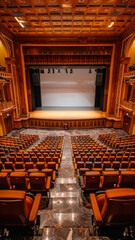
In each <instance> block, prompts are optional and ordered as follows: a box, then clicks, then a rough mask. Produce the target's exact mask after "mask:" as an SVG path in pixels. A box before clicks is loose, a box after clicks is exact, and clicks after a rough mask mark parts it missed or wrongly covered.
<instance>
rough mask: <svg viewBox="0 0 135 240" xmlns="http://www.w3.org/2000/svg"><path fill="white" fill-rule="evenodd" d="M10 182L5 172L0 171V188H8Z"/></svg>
mask: <svg viewBox="0 0 135 240" xmlns="http://www.w3.org/2000/svg"><path fill="white" fill-rule="evenodd" d="M9 188H10V182H9V179H8V174H7V173H2V172H1V173H0V189H9Z"/></svg>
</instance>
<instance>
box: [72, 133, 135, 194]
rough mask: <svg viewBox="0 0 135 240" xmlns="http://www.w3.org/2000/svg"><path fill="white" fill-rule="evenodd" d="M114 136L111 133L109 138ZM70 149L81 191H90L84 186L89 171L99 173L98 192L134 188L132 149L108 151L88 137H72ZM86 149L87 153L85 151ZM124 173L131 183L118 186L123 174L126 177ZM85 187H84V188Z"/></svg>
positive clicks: (134, 169)
mask: <svg viewBox="0 0 135 240" xmlns="http://www.w3.org/2000/svg"><path fill="white" fill-rule="evenodd" d="M114 136H115V134H114V133H113V134H112V136H111V137H114ZM71 148H72V157H73V163H74V167H75V170H76V171H77V175H78V178H79V179H80V181H81V182H80V184H81V185H82V189H84V190H85V191H86V192H87V191H90V188H88V187H87V185H86V179H87V178H88V177H87V175H90V173H89V172H90V171H94V172H95V171H97V172H98V173H100V181H99V183H98V189H100V190H104V189H107V188H110V187H112V188H116V187H134V177H133V175H134V173H135V163H134V162H135V161H132V159H133V160H134V158H135V154H134V149H133V152H132V149H130V151H129V149H127V150H125V151H124V150H123V151H120V150H119V151H115V150H113V149H108V148H107V147H105V146H104V145H102V144H100V143H99V142H96V141H95V140H94V139H92V138H91V137H90V136H88V135H83V136H72V137H71ZM86 148H87V150H88V151H86ZM126 172H127V174H129V176H130V177H129V179H131V182H130V181H129V183H130V184H125V185H124V184H123V183H121V184H120V182H121V181H122V180H120V179H123V173H125V175H124V176H126ZM131 176H132V177H131ZM82 177H83V184H82ZM89 178H90V177H89ZM107 182H108V184H107ZM85 185H86V187H84V186H85ZM88 189H89V190H88ZM93 191H94V190H93Z"/></svg>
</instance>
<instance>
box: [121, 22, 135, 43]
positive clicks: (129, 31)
mask: <svg viewBox="0 0 135 240" xmlns="http://www.w3.org/2000/svg"><path fill="white" fill-rule="evenodd" d="M134 32H135V23H133V24H132V25H131V26H130V27H128V28H127V30H126V31H124V32H123V33H122V34H121V37H122V39H125V38H127V37H128V36H130V35H131V34H133V33H134ZM130 38H131V36H130Z"/></svg>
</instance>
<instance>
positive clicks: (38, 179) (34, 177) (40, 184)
mask: <svg viewBox="0 0 135 240" xmlns="http://www.w3.org/2000/svg"><path fill="white" fill-rule="evenodd" d="M29 176H30V187H31V190H34V191H36V190H39V191H43V190H45V189H46V185H45V180H46V179H45V174H44V173H30V175H29Z"/></svg>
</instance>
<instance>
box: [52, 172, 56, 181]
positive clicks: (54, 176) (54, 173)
mask: <svg viewBox="0 0 135 240" xmlns="http://www.w3.org/2000/svg"><path fill="white" fill-rule="evenodd" d="M55 178H56V171H53V177H52V180H53V181H54V180H55Z"/></svg>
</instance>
